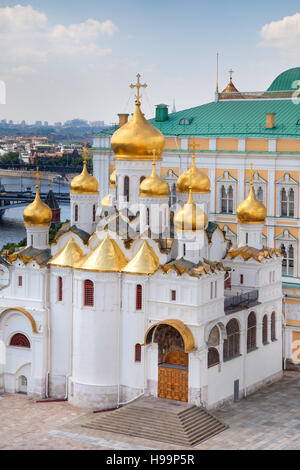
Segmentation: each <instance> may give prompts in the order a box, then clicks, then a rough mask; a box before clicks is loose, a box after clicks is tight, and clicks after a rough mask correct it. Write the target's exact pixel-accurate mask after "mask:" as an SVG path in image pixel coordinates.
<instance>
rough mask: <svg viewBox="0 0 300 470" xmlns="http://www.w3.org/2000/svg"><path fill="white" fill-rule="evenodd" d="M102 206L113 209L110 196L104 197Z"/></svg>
mask: <svg viewBox="0 0 300 470" xmlns="http://www.w3.org/2000/svg"><path fill="white" fill-rule="evenodd" d="M101 206H102V207H111V206H112V203H111V197H110V194H107V195H106V196H104V198H103V199H102V201H101Z"/></svg>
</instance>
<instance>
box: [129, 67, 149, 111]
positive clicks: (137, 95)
mask: <svg viewBox="0 0 300 470" xmlns="http://www.w3.org/2000/svg"><path fill="white" fill-rule="evenodd" d="M136 78H137V82H136V84H135V85H134V84H133V83H131V85H129V86H130V88H136V89H137V94H136V95H135V98H136V104H141V101H140V99H141V95H140V89H141V88H147V84H146V83H143V84H142V83H141V82H140V78H141V76H140V74H139V73H138V74H137V76H136Z"/></svg>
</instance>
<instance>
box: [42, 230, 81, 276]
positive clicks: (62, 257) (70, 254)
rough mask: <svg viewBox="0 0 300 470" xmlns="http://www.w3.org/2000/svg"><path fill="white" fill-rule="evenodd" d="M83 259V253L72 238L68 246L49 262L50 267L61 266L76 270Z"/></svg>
mask: <svg viewBox="0 0 300 470" xmlns="http://www.w3.org/2000/svg"><path fill="white" fill-rule="evenodd" d="M82 258H83V251H82V249H81V248H80V246H79V245H78V243H77V242H76V240H75V239H74V238H73V237H71V238H70V239H69V240H68V242H67V244H66V245H65V246H64V247H63V248H62V249H61V250H60V251H59V252H58V253H57V254H56V255H55V256H53V258H52V259H51V260H50V261H49V263H48V264H49V265H50V266H59V267H63V268H74V267H75V266H76V265H77V264H78V263H79V262H80V260H81V259H82Z"/></svg>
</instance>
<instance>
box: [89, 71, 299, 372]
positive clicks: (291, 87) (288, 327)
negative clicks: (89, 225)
mask: <svg viewBox="0 0 300 470" xmlns="http://www.w3.org/2000/svg"><path fill="white" fill-rule="evenodd" d="M299 83H300V67H298V68H294V69H290V70H287V71H285V72H283V73H282V74H280V75H279V76H278V77H276V78H275V80H274V81H273V82H272V84H271V85H270V87H269V88H268V90H266V91H261V92H239V91H238V90H237V89H236V88H235V86H234V85H233V83H232V79H231V78H230V81H229V83H228V85H227V87H226V88H225V89H224V90H223V91H221V92H219V91H218V90H217V92H216V94H215V100H214V101H213V102H210V103H207V104H204V105H201V106H197V107H195V108H191V109H186V110H183V111H179V112H176V113H172V114H169V113H168V106H167V105H164V104H160V105H157V107H156V115H155V118H154V119H151V121H150V122H151V124H152V125H154V126H155V127H157V128H158V129H159V130H160V131H161V132H162V133H163V134H164V136H165V139H166V144H165V149H164V152H163V155H162V162H161V175H162V176H163V177H164V179H165V181H166V182H167V183H168V185H169V196H170V205H171V206H172V205H173V204H175V203H176V202H177V203H179V204H182V203H184V202H186V201H185V197H186V196H185V195H183V194H181V193H180V192H178V190H177V186H176V182H177V179H178V177H179V176H180V175H181V174H182V173H183V172H185V171H186V170H187V169H188V168H189V167H190V165H191V162H192V156H193V154H194V153H195V155H196V165H197V167H198V168H201V171H202V172H204V173H205V174H206V175H207V176H208V177H209V180H210V185H211V192H210V195H209V210H210V213H211V214H212V215H213V218H214V221H215V222H216V223H217V224H218V225H219V227H220V228H221V229H222V230H223V231H224V234H225V236H226V238H227V239H228V240H229V241H230V243H231V244H232V245H235V244H236V242H237V235H238V233H237V230H238V222H237V216H236V209H237V207H238V205H239V204H240V203H241V202H242V201H243V200H244V199H245V198H246V197H247V195H248V192H249V188H250V168H251V164H253V167H254V169H255V171H254V191H255V195H256V197H257V199H259V200H260V201H261V202H263V203H264V205H265V206H266V208H267V219H266V224H265V227H264V239H265V244H266V245H267V246H269V247H274V248H278V249H280V251H281V253H282V256H283V259H282V282H283V290H284V294H285V297H284V302H283V314H284V315H283V319H284V320H283V321H284V324H285V338H284V339H285V341H284V349H285V351H284V357H285V358H286V359H287V360H288V362H293V363H298V362H299V363H300V251H299V239H300V188H299V185H300V91H299ZM298 96H299V97H298ZM127 120H128V115H126V114H120V115H119V126H122V125H123V124H124V123H126V122H127ZM114 130H115V129H114ZM114 130H112V131H111V132H106V133H100V134H98V135H96V136H95V137H94V145H93V147H94V148H93V154H94V175H95V176H96V178H97V179H98V181H99V182H100V185H99V186H100V198H103V197H104V196H105V195H106V194H107V193H108V192H109V176H110V174H111V173H112V172H113V169H114V159H113V152H112V150H111V146H110V137H111V134H112V133H113V132H114ZM145 176H147V175H145ZM298 343H299V345H298Z"/></svg>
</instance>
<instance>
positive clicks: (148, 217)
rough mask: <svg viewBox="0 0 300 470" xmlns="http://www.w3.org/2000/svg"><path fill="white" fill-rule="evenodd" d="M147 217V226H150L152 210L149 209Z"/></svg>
mask: <svg viewBox="0 0 300 470" xmlns="http://www.w3.org/2000/svg"><path fill="white" fill-rule="evenodd" d="M146 216H147V220H146V224H147V225H150V209H149V207H147V211H146Z"/></svg>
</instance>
